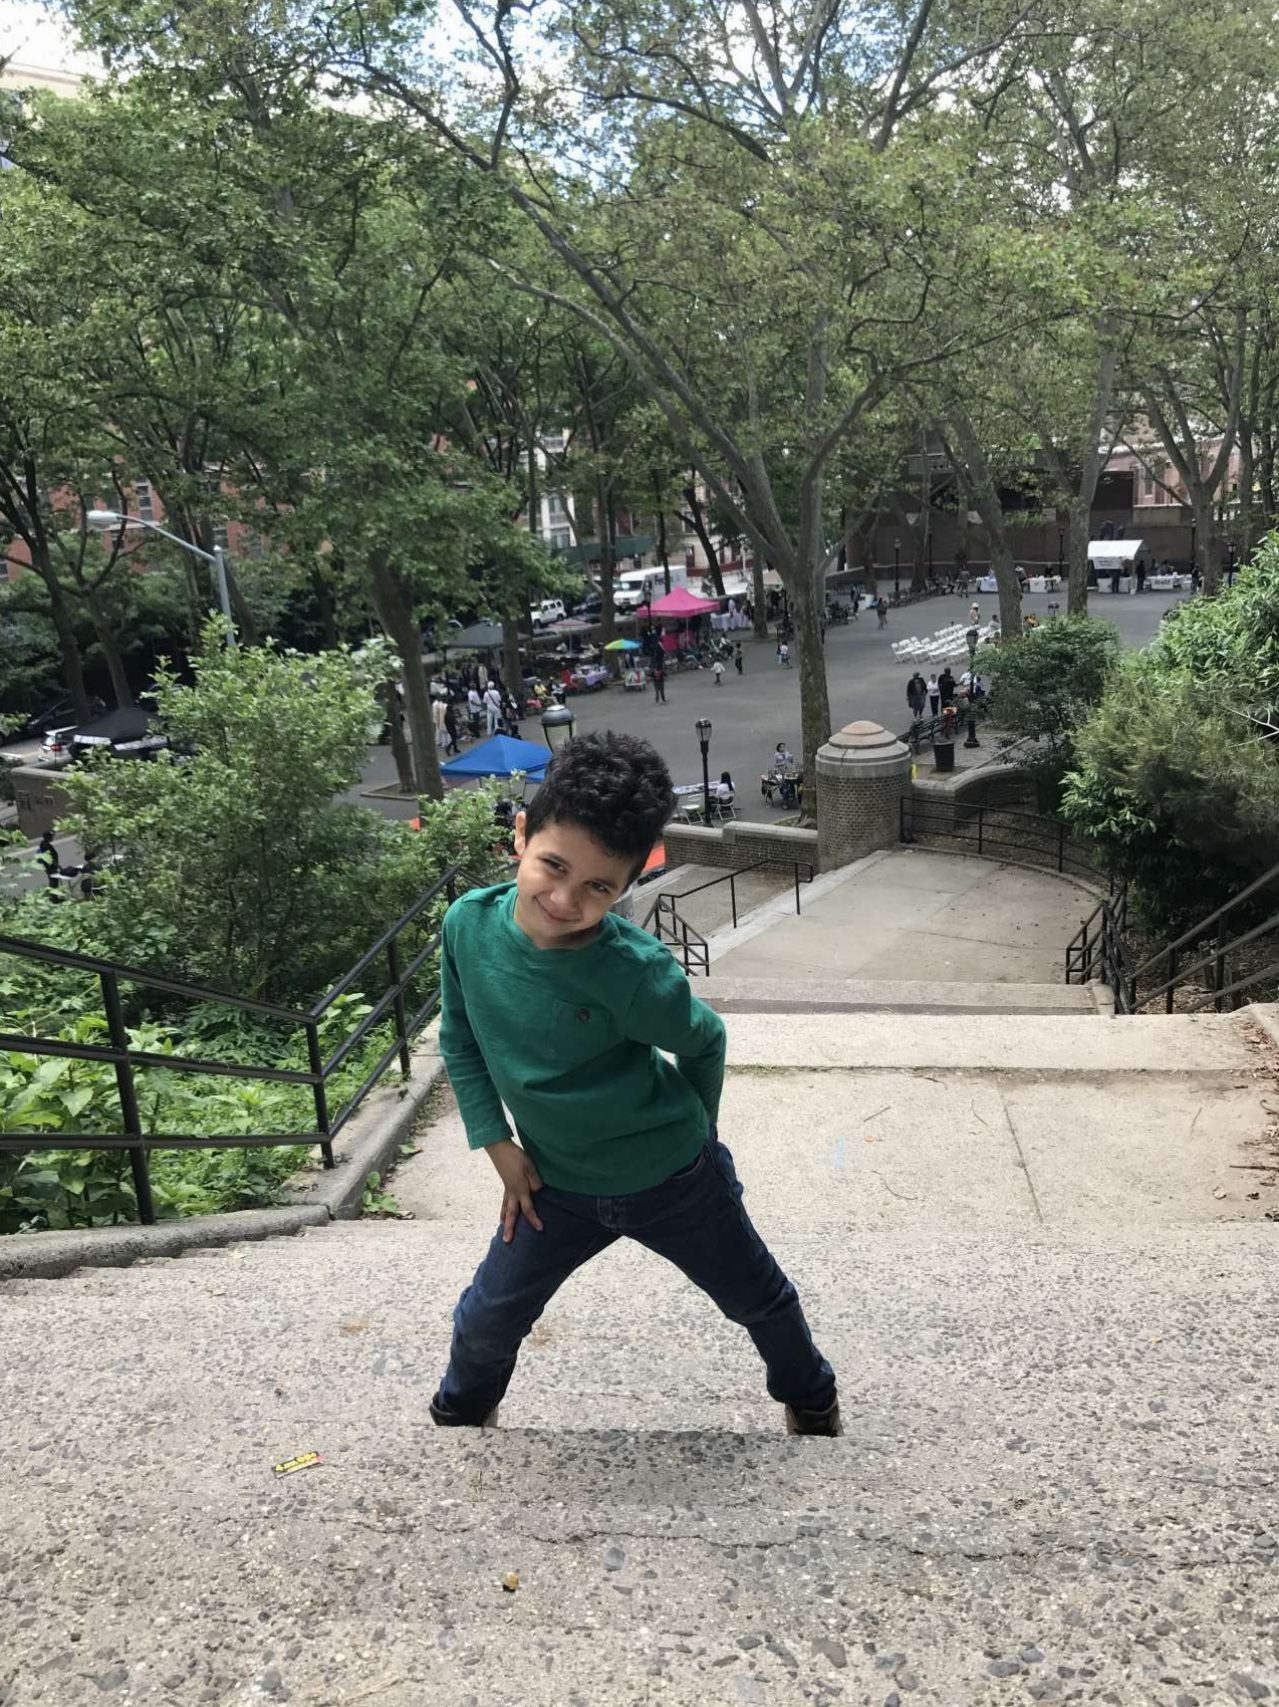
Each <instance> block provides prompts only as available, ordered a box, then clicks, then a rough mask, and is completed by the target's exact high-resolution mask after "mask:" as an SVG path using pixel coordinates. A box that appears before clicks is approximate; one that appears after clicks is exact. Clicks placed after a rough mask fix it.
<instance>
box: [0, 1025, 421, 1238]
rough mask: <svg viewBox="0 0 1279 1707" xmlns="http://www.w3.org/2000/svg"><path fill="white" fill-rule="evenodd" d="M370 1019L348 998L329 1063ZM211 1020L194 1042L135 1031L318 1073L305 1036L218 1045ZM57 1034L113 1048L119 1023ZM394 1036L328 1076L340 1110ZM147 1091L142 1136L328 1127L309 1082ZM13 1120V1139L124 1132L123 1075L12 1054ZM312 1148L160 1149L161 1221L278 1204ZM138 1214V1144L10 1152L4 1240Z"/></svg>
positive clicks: (194, 1049)
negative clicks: (134, 1160)
mask: <svg viewBox="0 0 1279 1707" xmlns="http://www.w3.org/2000/svg"><path fill="white" fill-rule="evenodd" d="M368 1011H369V1004H368V1003H367V1002H366V1001H363V1000H362V999H360V998H358V997H352V996H344V997H339V998H338V1000H337V1001H336V1002H335V1003H334V1004H333V1007H332V1008H331V1009H330V1010H329V1013H328V1014H327V1015H326V1016H325V1021H324V1023H323V1024H322V1025H321V1027H320V1041H321V1050H322V1053H323V1054H324V1055H325V1057H326V1058H327V1056H328V1055H330V1054H331V1053H332V1051H333V1050H334V1049H335V1048H336V1047H337V1046H338V1044H339V1043H340V1042H341V1040H342V1039H343V1038H344V1037H346V1036H348V1035H349V1034H350V1032H351V1031H352V1030H353V1029H354V1028H355V1026H356V1025H357V1024H358V1023H359V1021H360V1020H361V1019H362V1018H363V1017H364V1015H365V1014H367V1013H368ZM209 1020H210V1015H209V1014H206V1015H205V1024H204V1026H203V1027H197V1028H195V1030H194V1031H193V1032H188V1033H187V1034H186V1035H185V1036H182V1037H181V1038H179V1037H177V1036H176V1035H175V1033H174V1031H173V1030H172V1028H170V1027H167V1026H161V1025H154V1024H148V1025H143V1026H138V1027H136V1028H132V1029H130V1031H129V1041H130V1045H131V1047H133V1048H135V1049H138V1050H146V1051H147V1052H148V1053H151V1054H157V1055H168V1056H172V1057H174V1058H175V1059H176V1058H177V1057H179V1056H183V1055H185V1056H187V1057H188V1058H190V1057H198V1058H201V1059H208V1060H217V1059H228V1060H235V1061H238V1062H244V1063H248V1064H252V1065H272V1066H279V1067H286V1068H294V1069H304V1068H305V1067H306V1065H307V1053H306V1043H305V1039H304V1038H298V1039H297V1040H296V1041H294V1042H293V1043H291V1044H289V1045H288V1046H285V1047H281V1046H280V1044H279V1043H278V1042H276V1043H271V1042H270V1041H269V1040H268V1039H267V1038H266V1037H265V1036H263V1035H262V1034H261V1033H260V1031H259V1033H258V1034H257V1035H256V1036H254V1035H253V1034H252V1033H248V1034H246V1032H245V1031H244V1030H243V1028H241V1029H240V1030H239V1031H238V1032H234V1033H232V1034H230V1035H226V1036H224V1037H223V1038H221V1039H218V1038H216V1037H215V1036H213V1035H211V1034H210V1026H209ZM58 1035H59V1036H60V1037H61V1038H63V1039H64V1040H66V1041H68V1042H74V1043H83V1044H101V1043H105V1042H106V1040H107V1024H106V1020H105V1019H104V1018H103V1016H102V1015H101V1014H96V1013H95V1014H87V1015H84V1016H83V1017H81V1018H80V1019H78V1020H76V1021H75V1022H74V1023H73V1024H71V1025H68V1026H64V1027H63V1028H62V1029H61V1031H60V1032H59V1033H58ZM390 1039H391V1030H390V1027H389V1026H376V1027H375V1028H374V1029H373V1031H372V1032H370V1034H369V1036H368V1037H367V1038H366V1039H365V1040H364V1043H363V1044H362V1045H361V1047H360V1048H359V1049H357V1050H355V1051H353V1052H352V1054H351V1056H350V1057H349V1058H348V1059H347V1061H345V1062H344V1063H343V1065H342V1067H341V1068H340V1069H339V1071H338V1072H337V1073H335V1074H334V1075H333V1077H332V1078H331V1079H330V1080H329V1085H328V1091H329V1107H330V1109H331V1110H335V1109H337V1108H338V1107H340V1106H341V1104H342V1103H344V1102H345V1101H346V1100H347V1098H348V1097H349V1096H350V1095H351V1094H352V1093H353V1092H354V1091H355V1090H357V1089H358V1087H359V1086H360V1084H361V1083H362V1082H363V1081H364V1079H365V1077H366V1076H367V1074H368V1073H369V1071H370V1070H371V1068H372V1066H373V1064H374V1062H375V1061H376V1059H377V1057H378V1056H379V1055H380V1054H381V1052H382V1051H383V1050H384V1049H385V1048H386V1046H387V1044H388V1043H389V1042H390ZM263 1057H267V1059H263ZM134 1084H135V1089H136V1092H137V1100H138V1112H139V1115H140V1118H141V1124H142V1129H143V1131H144V1132H146V1133H150V1134H154V1135H156V1136H159V1135H161V1134H182V1135H184V1136H186V1135H190V1136H202V1135H208V1136H213V1135H232V1134H236V1133H242V1134H249V1133H253V1134H259V1133H260V1134H262V1135H263V1136H265V1135H267V1134H274V1133H279V1134H281V1135H286V1134H289V1133H293V1132H304V1131H305V1132H313V1131H314V1130H315V1111H314V1102H313V1100H312V1094H311V1090H310V1087H309V1086H307V1085H287V1084H276V1083H272V1082H269V1081H262V1080H258V1081H253V1080H239V1079H226V1078H221V1077H219V1078H218V1079H216V1080H214V1081H213V1082H212V1083H210V1081H209V1080H208V1079H207V1078H206V1077H205V1076H204V1075H202V1074H199V1073H187V1072H181V1071H177V1070H168V1069H165V1068H163V1067H140V1068H138V1069H136V1071H135V1074H134ZM0 1126H3V1128H4V1129H5V1130H6V1131H13V1132H33V1133H41V1134H46V1135H48V1134H53V1133H56V1132H83V1133H96V1132H120V1131H122V1130H123V1125H122V1121H121V1116H120V1098H119V1093H118V1090H117V1087H116V1078H115V1069H114V1068H113V1067H112V1066H111V1065H110V1063H107V1062H99V1061H77V1060H72V1059H70V1058H67V1057H49V1056H44V1057H41V1056H38V1055H34V1054H27V1053H25V1052H21V1051H11V1052H9V1053H7V1054H3V1055H0ZM307 1153H308V1152H307V1147H306V1146H305V1145H302V1146H298V1145H285V1146H282V1147H280V1148H278V1149H277V1148H274V1147H264V1146H253V1147H250V1148H245V1149H218V1150H174V1149H157V1150H154V1151H152V1152H151V1156H150V1175H151V1187H152V1193H153V1196H154V1198H155V1203H156V1210H157V1213H158V1214H159V1215H160V1216H161V1217H165V1216H170V1217H171V1216H179V1215H211V1214H217V1213H219V1212H221V1211H223V1210H230V1209H243V1208H247V1207H249V1206H256V1205H260V1204H263V1203H271V1202H274V1201H276V1200H277V1199H278V1196H279V1189H280V1186H281V1185H282V1184H283V1182H284V1181H285V1180H287V1179H288V1178H289V1177H290V1176H291V1175H292V1174H293V1173H295V1172H296V1171H297V1169H298V1168H299V1167H300V1166H301V1165H302V1163H303V1161H304V1160H305V1158H306V1156H307ZM136 1219H137V1204H136V1201H135V1198H134V1192H133V1176H132V1170H131V1166H130V1161H129V1154H128V1152H127V1151H125V1150H88V1149H85V1150H47V1151H40V1152H31V1153H29V1154H26V1155H7V1154H0V1233H13V1232H20V1231H30V1230H33V1229H43V1228H61V1227H90V1226H95V1225H100V1224H102V1223H106V1222H110V1223H115V1222H117V1221H121V1220H124V1221H134V1220H136Z"/></svg>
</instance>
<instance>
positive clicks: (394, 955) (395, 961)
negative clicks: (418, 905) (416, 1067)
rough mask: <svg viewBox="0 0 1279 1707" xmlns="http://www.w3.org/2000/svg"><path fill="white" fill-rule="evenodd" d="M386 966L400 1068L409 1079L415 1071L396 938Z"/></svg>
mask: <svg viewBox="0 0 1279 1707" xmlns="http://www.w3.org/2000/svg"><path fill="white" fill-rule="evenodd" d="M386 964H387V968H388V970H389V971H390V974H391V986H392V988H393V989H394V991H395V999H394V1000H393V1001H392V1003H391V1007H392V1009H393V1010H394V1013H395V1035H396V1036H397V1037H398V1038H399V1040H400V1068H401V1071H402V1072H403V1074H404V1077H405V1078H406V1079H407V1078H408V1076H409V1074H410V1073H411V1072H412V1071H413V1064H412V1062H411V1061H410V1060H409V1026H408V1015H407V1014H406V1013H405V1011H404V981H403V979H402V978H401V977H400V946H399V944H398V943H397V942H396V940H395V938H394V937H392V938H391V940H390V942H388V943H387V945H386Z"/></svg>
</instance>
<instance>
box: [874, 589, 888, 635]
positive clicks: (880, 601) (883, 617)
mask: <svg viewBox="0 0 1279 1707" xmlns="http://www.w3.org/2000/svg"><path fill="white" fill-rule="evenodd" d="M875 615H876V616H877V617H878V618H879V626H880V627H881V628H887V627H888V600H887V599H886V598H885V597H884V595H883V594H882V593H881V594H880V595H879V597H878V598H877V599H876V600H875Z"/></svg>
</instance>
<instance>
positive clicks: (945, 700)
mask: <svg viewBox="0 0 1279 1707" xmlns="http://www.w3.org/2000/svg"><path fill="white" fill-rule="evenodd" d="M937 691H938V692H939V693H940V695H941V702H942V704H943V705H954V703H955V678H954V676H953V675H952V674H951V669H950V665H949V664H947V666H946V668H945V669H944V670H943V671H942V673H941V675H940V676H939V677H938V678H937Z"/></svg>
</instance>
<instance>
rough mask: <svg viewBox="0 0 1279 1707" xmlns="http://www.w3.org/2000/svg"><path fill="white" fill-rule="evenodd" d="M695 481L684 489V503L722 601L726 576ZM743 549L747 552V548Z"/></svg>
mask: <svg viewBox="0 0 1279 1707" xmlns="http://www.w3.org/2000/svg"><path fill="white" fill-rule="evenodd" d="M695 480H696V476H694V477H693V479H692V480H690V481H689V483H688V485H687V486H686V487H685V488H684V502H685V503H686V504H687V505H688V519H689V521H690V522H692V524H693V532H694V533H695V534H696V535H697V542H698V544H699V545H700V546H701V548H702V550H703V551H704V552H705V553H706V573H707V574H708V575H709V576H710V578H711V581H712V583H713V585H714V587H715V594H716V597H717V598H721V599H722V598H723V597H724V575H723V571H722V570H721V569H720V566H719V558H718V557H717V556H716V553H715V547H714V546H713V545H712V544H711V536H710V534H709V533H708V532H707V531H706V512H705V511H704V510H703V508H702V500H701V499H700V498H699V497H698V495H697V487H696V485H695V483H694V482H695ZM742 549H743V550H745V546H743V548H742ZM757 556H758V554H757Z"/></svg>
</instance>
